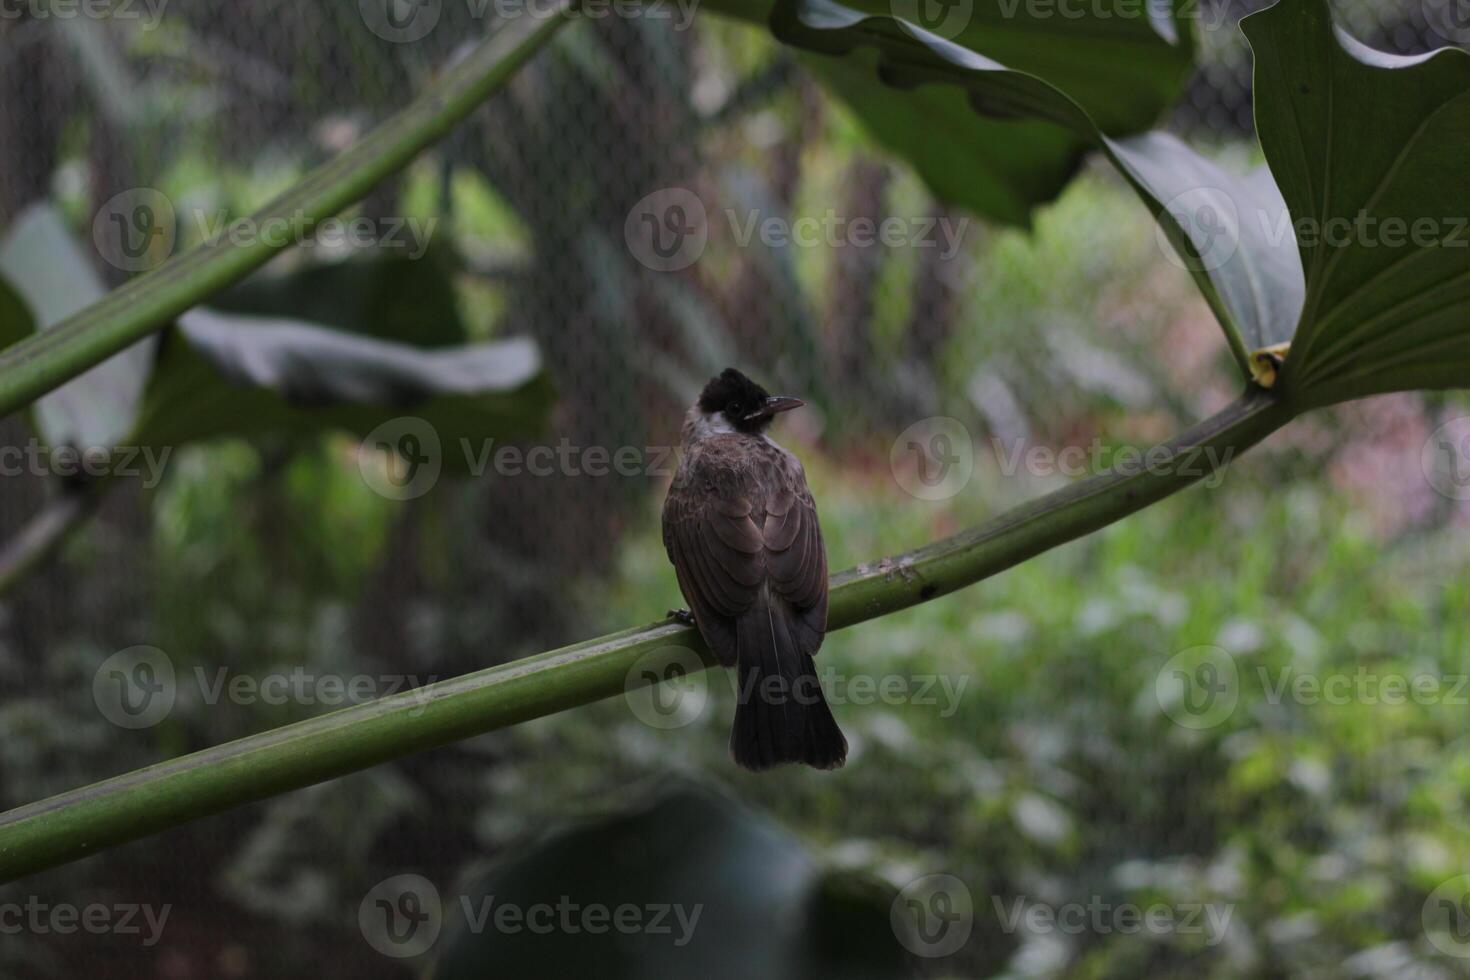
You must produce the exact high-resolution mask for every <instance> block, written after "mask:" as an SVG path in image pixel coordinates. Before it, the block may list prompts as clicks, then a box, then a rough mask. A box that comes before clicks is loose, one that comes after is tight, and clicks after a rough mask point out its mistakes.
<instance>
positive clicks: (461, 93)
mask: <svg viewBox="0 0 1470 980" xmlns="http://www.w3.org/2000/svg"><path fill="white" fill-rule="evenodd" d="M570 9H571V2H570V0H560V2H559V3H557V5H556V7H555V9H554V11H549V12H547V13H545V14H544V15H543V14H540V13H538V14H537V15H535V16H532V15H530V14H527V15H524V16H521V17H517V18H515V19H513V20H508V21H506V22H505V23H504V25H503V26H502V27H501V28H500V29H499V30H498V31H496V33H495V35H494V36H493V37H491V38H489V39H488V40H487V41H485V42H484V43H482V44H481V45H480V46H479V47H477V48H475V49H474V50H473V51H471V52H470V53H469V54H468V55H466V56H465V58H464V59H463V60H462V61H460V62H459V63H458V64H456V65H455V66H454V67H453V68H451V69H449V70H448V71H446V72H445V73H444V74H443V76H442V77H441V78H439V80H438V81H436V82H435V83H434V84H433V85H431V86H429V88H428V89H426V90H425V91H424V92H423V93H422V94H421V95H419V96H418V97H417V98H415V99H414V100H413V102H411V103H409V105H408V106H406V107H405V108H404V109H402V110H401V111H399V112H398V113H396V114H394V115H393V116H392V117H391V118H389V119H388V120H386V121H385V122H383V123H382V124H381V125H379V126H378V127H377V128H375V129H374V130H373V131H372V132H370V133H368V134H367V135H366V136H364V137H363V139H362V140H361V142H359V143H358V144H357V145H356V146H354V147H352V148H351V149H350V150H347V151H346V152H345V153H343V154H342V155H340V156H338V157H337V158H336V159H334V160H332V161H331V162H329V163H327V164H324V165H323V166H321V167H320V168H318V169H317V170H315V171H314V172H312V173H311V174H310V175H308V176H307V177H306V178H305V179H304V180H302V181H301V183H299V184H297V185H296V186H295V187H293V188H291V189H290V190H289V191H287V192H286V193H284V194H282V195H281V196H280V197H278V198H276V199H275V200H274V201H272V202H270V203H269V204H267V205H266V206H265V207H263V208H262V209H261V210H260V211H258V212H256V214H255V215H253V221H254V227H256V228H261V229H265V228H273V227H274V228H290V229H296V228H298V227H299V228H301V229H302V232H303V233H309V232H310V231H311V230H312V229H314V228H315V227H316V226H317V224H319V223H320V222H321V221H323V220H324V219H326V218H329V217H331V216H332V215H334V214H336V213H337V212H339V211H341V210H342V209H343V208H346V207H347V206H348V205H350V204H352V203H353V202H354V201H357V200H360V199H361V198H362V197H364V196H365V195H366V194H367V193H368V191H370V190H372V188H373V187H374V186H375V185H376V184H377V183H378V182H379V181H381V180H382V179H383V178H385V177H387V176H388V175H390V174H392V173H394V172H395V171H397V170H399V169H401V168H403V167H404V166H406V165H407V164H408V163H409V161H411V160H412V159H413V158H414V157H415V156H417V155H418V154H419V152H420V151H422V150H423V149H424V148H425V147H428V146H430V145H431V144H433V143H434V142H435V141H437V140H438V139H439V138H440V137H442V136H444V135H445V134H446V133H447V132H449V130H450V129H451V128H452V127H453V126H454V125H455V124H456V123H457V122H459V121H460V120H461V119H463V118H464V117H465V116H466V115H468V114H469V113H470V111H471V110H473V109H474V108H475V107H476V106H478V105H479V104H480V103H481V102H483V101H484V100H485V99H486V98H488V97H489V96H490V95H491V94H492V93H493V92H495V91H496V90H497V89H499V88H500V87H501V86H503V85H504V84H505V83H506V82H507V81H508V80H509V79H510V78H511V76H512V75H513V74H515V71H516V69H518V68H519V67H520V66H521V65H522V64H524V63H525V62H526V60H527V59H528V58H530V57H531V55H533V54H534V53H535V52H536V51H538V50H539V49H540V48H541V46H542V45H544V44H545V43H546V42H547V41H548V40H549V39H550V38H551V36H552V35H553V34H554V33H555V32H556V30H557V29H558V28H560V27H561V26H562V25H563V24H564V23H566V22H567V17H566V16H565V12H566V11H568V10H570ZM281 222H284V224H281ZM293 244H296V241H295V239H294V238H293V237H292V236H291V235H288V234H278V235H265V234H261V235H256V236H253V237H251V238H249V239H248V240H242V241H241V242H240V243H239V244H237V243H235V242H233V241H231V240H230V236H224V237H222V238H221V239H220V240H219V241H218V242H215V243H210V242H204V243H202V244H200V245H198V246H196V247H194V248H192V249H190V250H189V251H188V252H185V253H184V254H183V255H179V256H176V257H175V258H173V259H170V260H169V261H167V262H165V263H164V264H163V265H161V266H159V267H158V268H157V269H154V270H153V271H151V272H149V273H148V274H147V275H143V276H139V277H138V278H136V279H133V280H132V281H130V282H128V283H127V284H126V285H124V286H122V287H120V288H119V289H116V290H114V291H113V292H111V293H109V294H108V295H107V296H105V297H103V298H102V299H101V300H99V301H98V302H97V303H94V304H93V305H91V306H89V307H87V308H86V309H85V310H82V311H81V312H80V313H77V314H76V315H75V316H72V317H69V318H67V319H65V320H63V321H61V322H60V323H57V324H56V325H54V326H52V327H51V328H50V329H48V330H44V331H42V332H40V333H38V334H34V335H32V336H30V337H27V338H26V339H24V340H22V341H20V342H19V343H17V344H13V345H12V346H10V347H8V348H6V349H5V350H4V351H3V352H0V417H3V416H6V415H9V414H10V413H11V412H14V411H16V410H17V409H19V408H21V407H22V406H24V405H27V404H29V403H30V402H32V401H34V400H35V399H37V398H39V397H40V396H41V395H44V394H45V393H46V392H48V391H51V390H52V389H54V388H56V387H58V386H60V385H61V384H63V383H65V382H66V381H67V380H69V379H71V378H74V377H76V376H77V375H79V374H81V373H82V372H83V371H85V370H87V369H88V368H90V367H91V366H93V365H94V364H99V363H101V362H102V361H103V360H105V359H106V358H108V357H110V356H111V355H113V354H115V353H117V352H118V351H120V350H122V349H123V348H125V347H127V346H128V345H130V344H132V343H134V342H135V341H137V340H140V339H142V338H143V337H145V336H147V335H148V334H149V333H150V332H152V331H154V330H158V329H160V328H162V327H163V326H164V325H166V324H167V323H168V322H169V321H171V320H172V319H173V318H174V317H176V316H178V315H179V314H180V313H183V312H184V311H185V310H187V309H189V308H190V307H191V306H195V305H196V304H198V303H200V302H202V301H203V300H204V299H206V298H207V297H209V296H211V295H213V294H214V293H216V292H218V291H219V290H220V289H223V288H224V287H226V286H228V285H230V284H231V283H234V282H237V281H239V280H240V279H243V278H244V277H245V276H246V275H248V274H249V273H250V272H252V271H254V270H255V269H258V268H260V267H261V266H262V265H264V264H265V263H266V262H268V261H269V260H270V259H271V257H272V256H274V255H275V254H276V253H278V252H280V251H283V250H284V249H286V248H288V247H289V246H291V245H293Z"/></svg>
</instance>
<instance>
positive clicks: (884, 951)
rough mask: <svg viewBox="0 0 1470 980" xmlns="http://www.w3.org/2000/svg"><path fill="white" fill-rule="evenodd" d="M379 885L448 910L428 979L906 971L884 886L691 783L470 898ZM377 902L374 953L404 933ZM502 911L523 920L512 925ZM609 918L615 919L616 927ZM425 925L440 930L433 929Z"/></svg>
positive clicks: (420, 883) (400, 884)
mask: <svg viewBox="0 0 1470 980" xmlns="http://www.w3.org/2000/svg"><path fill="white" fill-rule="evenodd" d="M386 884H388V885H389V887H388V888H387V889H385V893H384V894H381V895H379V896H374V898H375V899H381V900H382V901H383V902H385V903H387V907H388V908H393V907H395V906H397V907H407V906H409V905H410V904H413V905H417V906H419V907H420V908H421V909H422V908H430V909H432V907H433V905H434V904H435V902H436V900H437V902H438V903H439V904H440V905H441V907H442V909H443V910H444V915H443V918H442V921H443V922H444V923H445V924H446V928H445V931H444V935H443V937H442V938H440V939H439V941H438V944H437V948H438V949H440V950H442V952H440V953H439V958H438V962H437V963H436V964H435V966H434V969H433V970H432V972H431V975H432V976H433V977H434V978H435V980H470V978H480V977H487V976H497V977H589V976H596V977H602V978H607V980H641V978H644V977H701V978H710V980H724V978H729V980H735V978H745V977H762V978H769V980H821V978H833V980H837V978H841V980H893V978H898V977H906V976H910V975H911V974H912V963H911V962H910V961H909V957H907V955H906V954H905V952H904V950H903V948H902V947H901V946H900V945H899V941H898V939H897V937H896V933H895V927H894V925H893V924H892V906H893V902H894V898H895V893H894V891H893V890H892V889H891V888H889V887H888V886H887V885H884V884H882V883H880V882H877V881H875V880H873V879H870V878H866V877H861V876H859V875H857V874H853V873H846V872H840V871H833V870H830V869H827V868H824V867H822V866H821V865H820V864H819V863H818V862H817V861H816V860H815V859H814V858H813V857H812V856H811V855H810V854H809V853H807V851H806V849H805V848H804V847H803V846H802V845H801V843H800V842H799V841H797V840H796V839H795V838H793V837H792V836H791V835H790V834H788V833H787V832H785V831H784V830H782V829H781V828H779V827H777V826H775V825H774V824H772V823H771V822H770V821H769V820H766V819H764V818H761V817H759V816H758V815H756V814H754V813H752V812H751V811H749V810H748V809H746V808H745V807H744V806H743V805H742V804H740V803H739V802H737V801H736V800H733V799H731V798H729V797H727V796H723V795H720V794H717V793H715V792H713V791H710V790H705V789H703V788H700V787H697V786H691V787H688V788H677V789H674V790H673V791H667V792H665V793H663V794H661V795H660V796H659V797H657V798H655V799H654V800H653V801H651V802H650V803H645V804H642V805H639V806H637V807H635V808H632V809H630V810H629V811H628V812H625V813H621V814H617V815H615V816H612V817H610V818H607V819H604V820H599V821H596V822H589V823H586V824H583V825H581V826H578V827H574V828H569V829H567V830H565V831H563V832H562V833H560V834H557V835H555V836H552V837H550V838H549V839H546V840H543V841H540V842H538V843H537V844H536V845H535V846H533V847H530V848H527V849H524V850H522V851H521V852H519V853H518V854H517V855H516V856H515V857H514V858H512V859H510V860H507V861H502V862H500V863H499V864H498V865H497V866H496V867H495V868H494V869H492V870H491V871H490V873H489V874H488V875H487V876H486V877H485V878H484V879H483V880H481V881H480V882H478V883H477V884H476V885H474V886H472V887H471V888H469V889H468V890H467V891H466V893H465V894H464V895H462V896H453V895H443V896H441V895H439V894H438V891H437V888H434V887H433V886H432V885H431V884H430V883H429V882H428V881H427V880H426V879H422V878H417V877H416V876H406V877H405V878H403V879H400V880H398V881H394V880H393V879H390V880H389V882H388V883H386ZM431 889H432V890H431ZM422 893H427V894H422ZM406 895H407V897H409V898H410V902H408V903H405V902H403V901H402V899H403V898H404V897H405V896H406ZM381 908H382V906H381V905H376V904H375V905H374V907H372V908H371V910H370V914H369V915H368V916H365V917H364V919H363V921H365V922H367V923H368V925H369V927H370V928H369V933H368V935H369V940H370V941H372V942H374V943H375V944H386V943H388V942H391V941H392V940H391V939H389V938H388V933H387V929H386V928H385V930H384V934H383V935H381V936H380V935H378V934H376V928H375V927H377V926H379V925H380V924H382V925H384V926H387V925H391V924H395V923H390V922H389V921H388V920H386V919H385V918H384V917H383V914H382V911H381ZM506 909H510V910H511V911H512V912H518V913H519V915H517V920H518V921H517V923H515V924H514V925H511V926H507V925H506V923H508V922H509V921H510V920H509V919H508V918H507V917H506V916H505V910H506ZM558 909H559V910H560V911H556V910H558ZM541 910H545V911H541ZM589 910H590V911H591V913H592V914H594V915H599V914H601V910H606V912H607V913H608V919H607V921H606V923H605V924H599V923H598V922H597V921H595V920H588V919H584V914H585V913H587V912H589ZM614 910H622V912H621V913H620V914H621V916H622V918H621V919H619V920H617V921H619V922H621V923H622V926H621V927H619V926H616V925H614V924H613V920H612V918H611V913H612V912H613V911H614ZM635 910H636V913H635ZM634 914H637V915H638V916H639V917H640V926H639V927H637V928H634V927H632V919H631V918H628V917H629V916H631V915H634ZM958 914H959V910H956V915H957V916H958ZM497 916H499V918H497ZM521 916H524V917H525V918H524V919H522V918H521ZM654 916H657V921H655V920H654V918H653V917H654ZM426 921H427V922H429V923H432V925H430V926H429V928H430V929H431V930H433V933H434V935H437V931H438V928H439V926H438V920H435V919H432V918H431V919H429V920H426ZM588 921H592V926H591V927H587V926H586V925H585V923H587V922H588ZM899 921H900V922H902V921H903V920H902V919H900V920H899ZM497 923H498V924H499V926H497ZM432 938H433V937H432V936H430V935H425V936H423V937H421V938H420V944H421V945H423V946H428V945H431V944H432ZM380 948H381V947H380Z"/></svg>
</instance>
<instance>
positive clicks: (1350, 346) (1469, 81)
mask: <svg viewBox="0 0 1470 980" xmlns="http://www.w3.org/2000/svg"><path fill="white" fill-rule="evenodd" d="M1244 27H1245V32H1246V35H1247V37H1248V38H1249V39H1250V42H1251V47H1252V48H1253V49H1254V50H1255V54H1256V125H1257V129H1258V130H1259V132H1260V137H1261V145H1262V147H1263V148H1264V150H1265V151H1266V158H1267V160H1268V161H1269V162H1270V164H1271V169H1272V172H1273V173H1274V174H1275V176H1276V181H1277V183H1278V184H1279V185H1280V186H1281V189H1282V192H1283V193H1284V195H1285V199H1286V201H1287V203H1288V205H1289V206H1290V208H1291V214H1292V218H1293V223H1294V225H1295V227H1296V231H1297V235H1296V237H1295V242H1296V244H1297V245H1298V247H1299V249H1300V253H1301V260H1302V265H1303V268H1304V269H1305V274H1306V301H1305V305H1304V308H1303V310H1302V314H1301V318H1300V322H1299V325H1298V326H1297V328H1296V331H1295V337H1294V339H1293V340H1292V345H1291V350H1290V353H1289V355H1288V356H1287V358H1286V362H1285V367H1284V370H1283V373H1282V378H1281V386H1282V388H1283V390H1285V391H1287V392H1288V393H1289V394H1290V395H1291V396H1292V397H1293V399H1295V400H1296V401H1297V402H1298V403H1299V404H1301V405H1302V407H1308V406H1311V405H1319V404H1325V403H1329V402H1335V401H1342V400H1345V399H1349V398H1360V397H1362V396H1364V395H1370V394H1374V393H1378V392H1385V391H1396V390H1408V389H1419V388H1448V387H1465V386H1467V385H1470V231H1467V229H1466V223H1467V221H1470V217H1467V216H1470V180H1467V179H1466V172H1465V150H1466V147H1470V54H1467V53H1466V52H1464V51H1457V50H1453V49H1448V50H1444V51H1440V52H1437V53H1435V54H1432V55H1424V56H1418V57H1399V56H1396V55H1387V54H1382V53H1380V52H1377V51H1373V50H1371V49H1369V48H1366V47H1364V46H1363V45H1362V44H1360V43H1358V42H1357V41H1355V40H1353V39H1352V38H1350V37H1348V36H1347V35H1345V34H1343V33H1342V32H1341V31H1340V30H1338V29H1336V28H1335V26H1334V24H1333V22H1332V15H1331V12H1330V10H1329V8H1328V5H1327V3H1326V0H1283V2H1281V3H1278V4H1277V5H1276V6H1275V7H1272V8H1271V9H1269V10H1266V11H1262V12H1261V13H1259V14H1255V15H1253V16H1251V17H1250V18H1248V19H1247V20H1246V21H1245V22H1244ZM1416 227H1417V228H1419V229H1420V232H1421V233H1419V234H1416V233H1415V228H1416ZM1286 237H1287V238H1288V240H1291V239H1292V236H1291V234H1290V231H1289V230H1288V232H1287V235H1286Z"/></svg>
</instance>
